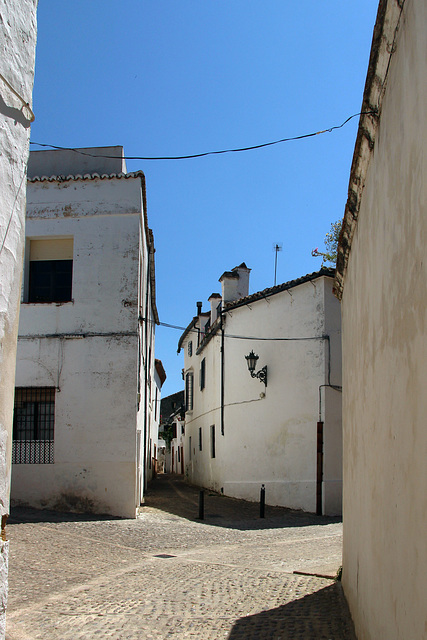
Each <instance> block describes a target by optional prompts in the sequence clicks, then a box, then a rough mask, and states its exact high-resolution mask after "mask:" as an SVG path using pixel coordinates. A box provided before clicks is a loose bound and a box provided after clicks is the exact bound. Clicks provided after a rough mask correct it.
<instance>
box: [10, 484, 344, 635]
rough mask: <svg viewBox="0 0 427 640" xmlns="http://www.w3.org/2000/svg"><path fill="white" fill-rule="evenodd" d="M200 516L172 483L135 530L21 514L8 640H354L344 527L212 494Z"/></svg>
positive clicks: (156, 487) (191, 492) (134, 523)
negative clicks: (345, 583) (339, 575)
mask: <svg viewBox="0 0 427 640" xmlns="http://www.w3.org/2000/svg"><path fill="white" fill-rule="evenodd" d="M197 516H198V490H197V488H195V487H188V486H187V485H185V484H184V482H183V481H182V480H181V479H180V478H172V477H170V476H159V477H158V478H157V479H156V480H155V481H154V483H153V484H152V485H151V487H150V489H149V492H148V494H147V499H146V505H145V506H144V507H141V515H140V517H139V518H138V519H137V520H119V519H111V518H107V517H101V518H98V517H92V516H79V515H78V516H76V515H67V514H66V515H64V514H54V513H52V512H47V511H36V510H32V509H15V510H14V512H13V513H12V516H11V518H10V521H9V522H10V524H9V525H8V528H7V532H8V537H9V539H10V575H9V605H8V614H7V620H8V631H7V640H36V639H37V640H39V639H40V640H41V639H43V640H79V639H85V640H91V639H92V638H93V639H98V638H99V639H103V638H106V639H113V640H145V639H159V640H160V639H166V638H173V639H176V640H178V639H184V638H198V639H201V640H209V639H212V640H218V639H220V638H224V639H225V638H228V639H230V640H255V639H257V640H264V639H265V640H267V639H268V640H279V639H280V640H299V639H301V640H302V639H304V640H323V639H325V640H347V639H348V640H354V639H355V636H354V631H353V625H352V622H351V618H350V615H349V613H348V609H347V605H346V602H345V600H344V597H343V595H342V591H341V585H340V584H339V583H336V582H335V581H334V580H333V579H332V577H333V576H334V575H335V574H336V571H337V569H338V567H339V565H340V564H341V531H342V527H341V523H340V522H339V521H338V520H337V519H333V518H322V517H316V516H313V515H308V514H304V513H301V512H295V511H289V510H286V509H280V508H271V507H266V517H265V519H260V518H259V507H258V505H254V504H251V503H246V502H243V501H240V500H233V499H230V498H225V497H223V496H218V495H216V494H210V493H209V492H206V493H205V519H204V520H203V521H201V520H198V519H197ZM295 571H296V572H301V573H302V574H304V573H305V574H310V575H301V573H300V574H298V573H294V572H295ZM314 574H317V575H314ZM319 576H324V577H319ZM327 576H329V577H327Z"/></svg>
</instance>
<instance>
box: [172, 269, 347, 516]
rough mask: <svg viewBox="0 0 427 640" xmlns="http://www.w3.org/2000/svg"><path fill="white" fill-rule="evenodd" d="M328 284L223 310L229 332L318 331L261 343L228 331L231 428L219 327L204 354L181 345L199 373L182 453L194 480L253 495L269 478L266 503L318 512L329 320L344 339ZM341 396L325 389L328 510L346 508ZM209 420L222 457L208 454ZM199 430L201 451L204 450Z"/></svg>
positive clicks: (337, 377)
mask: <svg viewBox="0 0 427 640" xmlns="http://www.w3.org/2000/svg"><path fill="white" fill-rule="evenodd" d="M326 281H327V282H326ZM331 284H332V281H331V278H324V277H322V278H318V279H317V280H315V281H313V282H306V283H304V284H300V285H299V286H297V287H295V288H293V289H292V290H290V291H289V292H288V291H283V292H281V293H278V294H276V295H273V296H271V297H269V298H268V300H258V301H256V302H250V304H249V306H243V307H240V308H236V309H233V310H232V311H231V312H230V313H227V314H226V321H225V334H226V335H227V334H228V335H239V336H259V337H264V338H275V337H294V338H296V337H317V338H320V339H318V340H309V341H274V340H266V341H256V340H241V339H233V338H227V337H226V338H225V349H224V358H225V374H224V385H225V397H224V400H225V403H224V404H225V408H224V435H222V434H221V410H220V406H221V399H220V374H219V372H220V366H221V365H220V363H221V353H220V347H221V337H220V332H218V333H217V335H216V336H215V337H214V338H213V339H212V340H211V341H210V342H209V343H208V344H207V345H206V347H205V348H204V349H203V350H202V352H201V353H200V354H199V355H193V356H192V357H191V358H190V357H188V354H187V350H186V343H185V344H184V349H185V370H186V371H187V370H189V369H190V367H192V368H193V369H194V372H195V391H194V408H193V411H192V412H187V413H186V439H185V461H186V467H187V472H188V475H189V478H190V480H191V481H192V482H194V483H196V484H200V485H202V486H207V487H211V488H213V489H215V490H217V491H221V490H223V492H224V493H225V494H226V495H230V496H235V497H238V498H245V499H247V500H258V499H259V494H260V489H261V485H262V484H264V485H265V487H266V502H267V504H272V505H282V506H287V507H292V508H297V509H304V510H306V511H315V510H316V442H317V436H316V434H317V421H318V413H319V386H320V385H324V384H327V383H328V371H327V369H328V367H327V360H328V349H327V341H326V340H324V339H322V336H323V335H324V334H325V330H326V326H328V330H329V331H330V332H331V334H334V340H339V324H340V309H339V303H338V301H337V300H336V299H335V298H334V297H333V295H332V290H331V289H332V287H331ZM325 307H327V309H328V314H326V313H325ZM326 318H328V320H327V321H326ZM191 335H192V334H189V336H188V338H187V340H188V339H192V340H193V343H194V341H195V338H194V334H193V337H191ZM252 349H253V350H254V351H255V353H257V354H258V355H259V360H258V366H257V370H259V369H260V368H261V367H262V366H264V365H267V367H268V386H267V388H265V387H264V384H262V383H260V381H259V380H257V379H252V378H251V377H250V374H249V372H248V369H247V364H246V360H245V355H247V354H248V353H249V352H250V351H251V350H252ZM333 352H334V359H333V361H332V364H331V370H332V379H331V382H332V383H334V384H340V383H341V364H340V361H339V357H338V355H337V353H336V348H335V347H334V349H333ZM202 358H205V359H206V387H205V389H204V390H203V391H200V388H199V369H200V360H201V359H202ZM340 400H341V398H340V394H339V393H338V392H337V391H333V393H326V394H325V392H324V391H323V393H322V407H323V408H322V418H323V419H324V420H325V433H326V435H327V437H326V438H325V446H326V447H327V455H326V456H325V466H324V474H325V475H324V487H323V494H324V495H323V506H324V510H325V512H326V513H339V512H340V510H341V495H340V493H341V492H340V485H341V438H340V434H339V433H338V434H337V431H339V428H340V420H339V421H338V422H339V424H338V422H337V418H338V415H339V407H340ZM328 420H329V423H328ZM212 425H215V448H216V451H215V454H216V455H215V458H212V457H211V446H210V440H211V427H212ZM199 428H201V429H202V440H203V449H202V451H199ZM190 437H191V442H192V451H191V459H190V452H189V438H190Z"/></svg>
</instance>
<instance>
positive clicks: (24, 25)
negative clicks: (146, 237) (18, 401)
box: [0, 0, 37, 638]
mask: <svg viewBox="0 0 427 640" xmlns="http://www.w3.org/2000/svg"><path fill="white" fill-rule="evenodd" d="M36 7H37V2H36V0H15V1H14V2H12V1H11V0H0V16H1V20H0V73H1V74H2V76H4V77H5V78H6V80H7V81H8V82H9V83H10V84H11V86H12V87H13V88H14V89H15V90H16V91H17V92H18V93H19V94H20V95H21V96H22V98H23V99H24V101H25V102H28V103H29V104H30V105H31V103H32V91H33V80H34V62H35V45H36V31H37V29H36ZM29 118H30V114H29V112H28V110H27V109H22V102H21V101H20V100H19V99H18V98H17V97H16V96H15V95H14V94H13V93H12V91H11V90H10V88H8V87H7V85H6V84H5V83H4V81H3V80H2V79H1V78H0V184H1V190H0V516H2V515H4V514H7V513H9V489H10V466H11V464H10V456H11V446H12V443H11V432H12V415H13V394H14V372H15V357H16V338H17V333H18V314H19V296H20V282H21V273H22V254H23V247H24V226H25V224H24V223H25V187H26V171H27V161H28V148H29V138H30V120H29ZM7 558H8V543H7V542H6V543H5V542H4V541H0V638H4V634H5V608H6V600H7Z"/></svg>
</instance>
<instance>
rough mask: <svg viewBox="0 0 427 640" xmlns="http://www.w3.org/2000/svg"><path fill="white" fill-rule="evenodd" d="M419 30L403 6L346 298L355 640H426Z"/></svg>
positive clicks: (420, 15)
mask: <svg viewBox="0 0 427 640" xmlns="http://www.w3.org/2000/svg"><path fill="white" fill-rule="evenodd" d="M426 25H427V5H426V3H425V2H424V0H412V1H411V2H406V3H405V6H404V10H403V19H402V21H401V27H400V30H399V33H398V38H397V41H396V44H397V46H396V49H395V52H394V54H393V57H392V59H391V64H390V68H389V75H388V80H387V88H386V91H385V95H384V100H383V105H382V112H381V118H380V122H379V129H378V133H377V137H376V142H375V147H374V151H373V154H372V157H371V160H370V164H369V169H368V173H367V179H366V183H365V187H364V191H363V197H362V202H361V207H360V212H359V216H358V223H357V228H356V233H355V236H354V238H353V243H352V248H351V253H350V256H349V262H348V269H347V275H346V278H345V281H344V293H343V298H342V310H343V363H344V368H343V383H344V404H343V419H344V514H343V516H344V552H343V585H344V590H345V594H346V596H347V599H348V601H349V604H350V608H351V612H352V616H353V619H354V621H355V625H356V632H357V636H358V638H359V640H377V639H378V638H387V640H398V639H399V640H402V639H406V638H410V639H411V640H421V639H425V638H426V637H427V617H426V612H427V608H426V598H425V594H426V573H427V546H426V530H427V502H426V495H427V491H426V489H427V464H426V459H427V429H426V421H425V416H426V415H427V395H426V392H425V380H426V375H427V339H426V337H427V313H426V309H427V307H426V301H427V261H426V246H427V183H426V179H425V176H426V175H427V155H426V149H427V121H426V117H425V115H426V108H427V82H426V80H427V67H426V59H427V31H426ZM387 58H388V54H387Z"/></svg>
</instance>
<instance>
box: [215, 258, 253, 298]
mask: <svg viewBox="0 0 427 640" xmlns="http://www.w3.org/2000/svg"><path fill="white" fill-rule="evenodd" d="M250 271H251V270H250V269H248V267H247V266H246V265H245V263H244V262H242V264H240V265H239V266H238V267H234V269H232V270H231V271H224V273H223V274H222V276H221V277H220V279H219V281H220V282H221V284H222V299H223V301H224V303H227V302H234V301H235V300H239V299H240V298H245V297H246V296H247V295H249V273H250Z"/></svg>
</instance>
